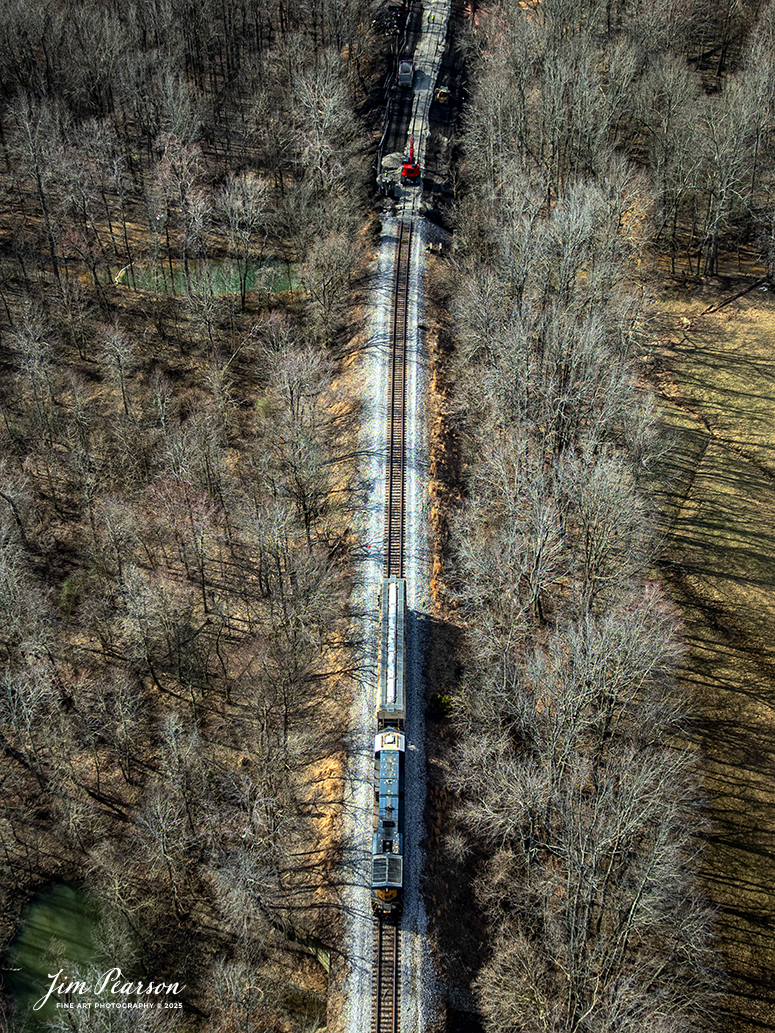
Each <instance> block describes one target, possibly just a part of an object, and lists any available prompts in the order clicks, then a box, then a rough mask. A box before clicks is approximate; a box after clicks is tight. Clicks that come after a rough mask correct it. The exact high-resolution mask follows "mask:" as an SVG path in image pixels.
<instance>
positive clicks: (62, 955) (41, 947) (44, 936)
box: [4, 884, 97, 1029]
mask: <svg viewBox="0 0 775 1033" xmlns="http://www.w3.org/2000/svg"><path fill="white" fill-rule="evenodd" d="M96 921H97V915H96V913H95V910H94V907H93V905H92V904H91V902H90V901H89V900H88V898H87V897H86V894H85V893H84V892H83V891H82V890H81V889H79V888H77V887H75V886H72V885H68V884H58V885H55V886H51V887H49V888H47V889H45V890H43V891H42V892H41V893H39V894H38V895H37V896H36V897H34V898H33V899H32V900H31V901H30V903H29V904H27V906H26V907H25V909H24V912H23V914H22V919H21V928H20V930H19V932H18V933H17V935H16V936H15V938H14V940H13V942H12V943H11V947H10V949H9V957H8V962H7V969H10V971H7V970H6V972H5V974H4V980H5V984H6V988H7V990H8V992H9V994H10V995H11V997H12V998H13V1000H14V1001H15V1002H16V1004H17V1006H18V1008H19V1011H20V1013H21V1016H24V1017H25V1018H26V1019H27V1022H24V1021H22V1022H20V1023H19V1029H34V1028H42V1026H43V1023H44V1022H45V1021H46V1020H50V1019H52V1018H54V1016H55V1015H56V1010H55V1008H54V1003H55V1002H54V997H53V996H52V997H51V998H50V1000H49V1001H48V1002H47V1003H46V1004H45V1005H44V1006H43V1007H42V1008H40V1009H39V1010H38V1011H35V1012H33V1011H32V1005H33V1004H34V1003H35V1002H36V1001H38V1000H40V998H41V997H45V995H46V992H47V991H48V988H49V987H50V986H51V981H52V980H51V977H53V976H54V975H56V973H57V972H59V970H60V969H62V970H63V976H62V978H64V976H65V975H67V976H73V977H75V976H76V974H77V973H79V972H80V973H85V972H86V969H87V967H88V966H89V964H90V963H91V962H92V961H94V958H95V948H94V944H93V932H94V927H95V924H96ZM60 1000H61V998H60ZM31 1019H32V1021H30V1020H31Z"/></svg>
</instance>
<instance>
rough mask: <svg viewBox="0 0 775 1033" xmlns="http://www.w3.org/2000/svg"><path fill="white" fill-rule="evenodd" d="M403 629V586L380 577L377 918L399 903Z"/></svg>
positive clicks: (403, 739)
mask: <svg viewBox="0 0 775 1033" xmlns="http://www.w3.org/2000/svg"><path fill="white" fill-rule="evenodd" d="M405 628H406V581H405V579H404V578H396V577H391V578H384V579H383V581H382V589H381V592H380V651H379V687H378V697H379V698H378V703H377V734H376V736H375V738H374V836H373V841H372V850H371V906H372V909H373V910H374V912H375V914H377V915H379V916H381V917H386V916H389V915H396V914H399V913H400V911H401V909H402V907H403V902H404V756H405V753H406V737H405V735H404V722H405V720H406V695H405V686H406V681H405V665H404V650H405V645H406V633H405Z"/></svg>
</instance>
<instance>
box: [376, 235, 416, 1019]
mask: <svg viewBox="0 0 775 1033" xmlns="http://www.w3.org/2000/svg"><path fill="white" fill-rule="evenodd" d="M411 259H412V223H411V222H404V221H401V222H400V223H399V235H398V246H397V248H396V270H395V283H394V288H393V320H392V323H393V325H392V342H391V351H392V354H391V362H390V383H391V388H390V414H389V440H388V457H387V458H388V468H387V478H386V480H387V490H386V498H385V577H397V578H401V577H403V576H404V541H405V504H406V423H407V412H406V366H407V355H406V353H407V343H408V331H409V301H410V298H409V285H410V272H411ZM400 952H401V933H400V930H399V928H398V919H397V918H396V917H395V916H393V917H391V918H389V919H386V918H376V919H375V928H374V968H373V981H372V994H373V1011H372V1033H399V1030H400V1019H401V1016H400V1003H401V994H400V974H401V968H400Z"/></svg>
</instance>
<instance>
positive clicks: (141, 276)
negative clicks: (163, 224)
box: [116, 258, 299, 295]
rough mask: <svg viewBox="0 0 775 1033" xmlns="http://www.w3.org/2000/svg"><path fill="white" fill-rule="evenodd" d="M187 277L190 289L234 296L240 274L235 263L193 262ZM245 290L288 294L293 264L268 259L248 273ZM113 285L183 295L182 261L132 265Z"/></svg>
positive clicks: (293, 286)
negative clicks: (201, 289) (203, 289)
mask: <svg viewBox="0 0 775 1033" xmlns="http://www.w3.org/2000/svg"><path fill="white" fill-rule="evenodd" d="M188 271H189V278H190V280H191V285H192V290H193V291H196V290H197V288H206V289H208V290H209V291H212V293H213V294H216V295H224V294H238V293H239V289H240V275H239V268H238V266H237V263H236V262H234V261H231V260H230V259H210V260H205V259H201V260H200V259H196V260H193V261H190V262H189V263H188ZM246 282H247V289H248V290H249V291H250V290H255V289H259V290H265V291H266V290H268V291H275V292H276V291H288V290H296V289H297V288H298V286H299V283H298V280H297V278H296V270H295V266H294V263H293V262H285V261H283V260H282V259H279V258H269V259H267V260H266V261H265V262H261V263H260V264H259V265H255V266H252V267H251V268H250V269H249V270H248V276H247V281H246ZM116 283H117V284H120V285H121V286H124V287H135V288H136V289H137V290H145V291H155V292H156V293H158V294H186V293H187V292H188V285H187V283H186V271H185V268H184V267H183V263H182V262H173V263H172V273H170V267H169V264H167V263H163V264H160V265H154V264H151V263H146V262H135V264H134V265H133V266H132V267H131V268H130V267H129V266H127V267H126V268H125V269H122V270H121V271H120V272H119V274H118V276H117V277H116Z"/></svg>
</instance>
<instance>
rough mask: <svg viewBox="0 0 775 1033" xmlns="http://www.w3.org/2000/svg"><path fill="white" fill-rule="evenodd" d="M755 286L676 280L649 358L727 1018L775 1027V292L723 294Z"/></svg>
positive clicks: (666, 573) (744, 1027) (671, 577)
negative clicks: (666, 449) (663, 436)
mask: <svg viewBox="0 0 775 1033" xmlns="http://www.w3.org/2000/svg"><path fill="white" fill-rule="evenodd" d="M748 282H749V283H751V282H752V278H749V280H748ZM743 286H745V284H744V282H742V281H741V282H740V283H737V282H732V281H729V282H728V283H724V284H723V286H722V285H718V284H717V285H714V287H713V288H712V289H711V288H708V287H706V288H702V287H700V286H690V287H678V286H676V287H673V288H669V289H667V290H665V291H664V292H663V293H662V294H661V296H660V297H659V299H658V312H659V314H658V316H657V318H656V323H655V331H656V332H655V335H654V338H655V339H654V341H653V345H652V347H653V350H652V352H651V355H650V356H649V358H648V360H647V362H648V363H649V364H650V365H651V367H652V374H653V375H652V377H651V378H650V379H651V380H652V382H653V384H654V386H655V388H656V390H657V392H658V396H659V404H660V413H661V416H662V419H663V423H664V427H665V430H666V433H667V435H668V437H670V438H672V441H673V447H672V449H671V450H670V453H669V455H668V456H667V457H666V458H665V459H663V460H662V461H661V463H660V468H659V471H658V478H659V485H658V487H657V497H658V499H659V503H660V508H661V519H662V525H663V526H662V534H663V551H662V561H661V570H662V576H663V578H664V579H665V581H666V582H667V584H668V590H669V592H670V594H671V595H672V596H673V598H674V599H675V600H676V601H677V602H678V603H679V604H680V606H681V608H682V611H683V623H684V636H685V643H686V651H685V655H684V658H683V661H682V665H681V670H680V678H681V681H682V682H683V684H684V688H685V690H686V694H687V697H688V699H689V701H690V705H691V707H692V710H693V722H692V738H693V740H694V742H695V743H696V745H697V746H699V748H700V750H701V754H702V761H701V770H702V773H703V789H704V793H705V794H706V795H705V809H706V813H707V817H708V819H709V829H708V831H707V833H706V834H705V835H704V836H703V837H702V838H703V840H704V842H703V844H702V845H703V847H704V854H703V857H702V861H701V877H702V883H703V889H704V891H705V893H706V895H707V896H708V897H709V898H710V900H711V901H712V903H713V905H714V907H715V908H716V909H717V915H718V917H717V922H716V935H717V944H716V946H717V947H718V948H719V961H718V964H719V969H720V970H723V974H722V972H721V971H719V975H718V981H717V983H718V988H719V989H720V991H721V1005H720V1006H721V1012H722V1021H721V1023H720V1026H721V1028H723V1029H724V1030H728V1031H730V1033H731V1031H734V1033H753V1031H754V1030H758V1031H760V1033H761V1031H762V1030H775V984H773V981H772V972H773V970H775V919H773V915H775V641H774V640H773V635H772V628H773V626H775V534H774V533H773V527H775V347H774V346H775V297H774V296H773V294H772V293H770V292H765V291H764V290H759V289H755V290H753V291H751V292H749V293H748V294H746V295H744V296H742V297H740V298H738V299H737V300H734V301H731V302H729V303H728V304H725V305H724V307H718V306H720V305H721V304H722V303H723V302H725V301H727V299H729V298H731V297H732V296H733V295H735V294H736V293H737V292H738V291H739V290H741V289H742V287H743Z"/></svg>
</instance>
